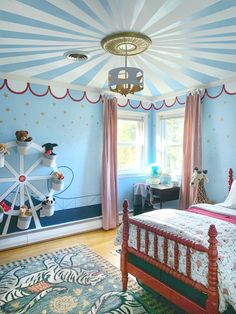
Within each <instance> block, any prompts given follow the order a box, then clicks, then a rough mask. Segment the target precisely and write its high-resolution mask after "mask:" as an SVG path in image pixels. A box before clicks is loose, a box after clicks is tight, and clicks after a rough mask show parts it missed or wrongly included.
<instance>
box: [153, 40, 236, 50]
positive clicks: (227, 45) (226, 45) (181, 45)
mask: <svg viewBox="0 0 236 314" xmlns="http://www.w3.org/2000/svg"><path fill="white" fill-rule="evenodd" d="M194 47H196V48H223V49H225V50H226V49H235V48H236V44H232V43H222V44H220V43H218V44H215V43H210V42H209V43H208V44H201V43H191V42H189V43H188V42H186V43H179V44H178V45H177V44H175V43H172V42H170V43H165V44H158V45H155V46H152V49H156V50H158V49H159V48H163V49H171V50H172V49H179V50H184V49H189V48H194Z"/></svg>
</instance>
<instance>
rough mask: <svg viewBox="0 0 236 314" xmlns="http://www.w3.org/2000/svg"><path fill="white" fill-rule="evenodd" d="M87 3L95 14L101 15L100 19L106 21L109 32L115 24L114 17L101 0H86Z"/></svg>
mask: <svg viewBox="0 0 236 314" xmlns="http://www.w3.org/2000/svg"><path fill="white" fill-rule="evenodd" d="M86 4H87V6H88V7H89V8H90V9H91V10H92V11H93V12H94V14H96V15H97V16H99V17H100V19H101V20H103V21H104V22H105V23H106V25H107V32H109V29H110V27H111V25H112V24H113V17H112V16H110V15H109V14H108V13H107V11H106V10H105V9H104V7H103V5H102V4H101V3H100V1H94V0H86Z"/></svg>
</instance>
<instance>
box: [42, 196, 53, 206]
mask: <svg viewBox="0 0 236 314" xmlns="http://www.w3.org/2000/svg"><path fill="white" fill-rule="evenodd" d="M54 204H55V198H54V197H51V196H46V198H45V199H44V200H43V201H42V205H54Z"/></svg>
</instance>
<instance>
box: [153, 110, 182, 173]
mask: <svg viewBox="0 0 236 314" xmlns="http://www.w3.org/2000/svg"><path fill="white" fill-rule="evenodd" d="M183 127H184V109H176V110H169V111H165V112H160V113H159V114H158V119H157V128H158V129H157V130H158V131H157V160H158V161H160V164H161V168H162V172H165V173H169V174H172V175H175V176H176V177H177V179H180V177H181V169H182V155H183V150H182V149H183Z"/></svg>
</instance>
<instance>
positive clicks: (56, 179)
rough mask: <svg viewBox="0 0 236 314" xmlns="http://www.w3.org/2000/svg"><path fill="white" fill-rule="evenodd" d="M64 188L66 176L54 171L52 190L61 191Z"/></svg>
mask: <svg viewBox="0 0 236 314" xmlns="http://www.w3.org/2000/svg"><path fill="white" fill-rule="evenodd" d="M63 188H64V175H63V174H62V173H61V172H59V171H54V172H53V174H52V189H53V190H54V191H61V190H63Z"/></svg>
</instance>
